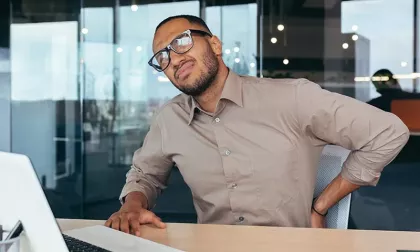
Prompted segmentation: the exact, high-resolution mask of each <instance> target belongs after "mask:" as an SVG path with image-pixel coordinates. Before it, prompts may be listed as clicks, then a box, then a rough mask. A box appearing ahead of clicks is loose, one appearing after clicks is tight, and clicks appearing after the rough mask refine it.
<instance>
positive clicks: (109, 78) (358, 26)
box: [0, 0, 420, 230]
mask: <svg viewBox="0 0 420 252" xmlns="http://www.w3.org/2000/svg"><path fill="white" fill-rule="evenodd" d="M418 13H419V10H418V4H417V0H359V1H356V0H354V1H340V0H258V1H252V0H200V1H198V0H196V1H165V0H162V1H159V0H101V1H100V0H77V1H76V0H11V1H7V0H6V1H2V2H1V3H0V43H1V44H0V150H2V151H12V152H17V153H24V154H26V155H28V156H29V157H30V158H31V160H32V162H33V164H34V166H35V168H36V171H37V173H38V176H39V179H40V181H41V183H42V185H43V187H44V189H45V193H46V195H47V197H48V200H49V202H50V204H51V206H52V208H53V211H54V213H55V215H56V217H61V218H89V219H106V218H108V217H109V216H110V215H111V214H112V213H113V212H115V211H117V210H118V208H119V207H120V203H119V202H118V196H119V194H120V191H121V188H122V186H123V184H124V182H125V174H126V172H127V171H128V170H129V168H130V164H131V158H132V154H133V152H134V151H135V150H136V149H137V148H139V147H140V146H141V145H142V141H143V139H144V137H145V134H146V132H147V130H148V127H149V122H150V119H151V117H152V115H153V113H154V111H155V109H156V108H158V107H159V106H160V105H162V104H163V103H164V102H166V101H167V100H169V99H170V98H172V97H173V96H175V95H177V94H178V90H177V89H175V88H174V87H173V86H172V84H171V83H170V82H169V81H168V79H167V78H166V77H165V76H164V75H163V74H161V73H157V72H154V71H153V70H152V68H150V67H149V66H148V65H147V61H148V59H149V58H150V57H151V56H152V51H151V43H152V38H153V32H154V29H155V27H156V25H157V24H158V23H159V22H160V21H161V20H163V19H164V18H166V17H168V16H170V15H176V14H193V15H197V16H201V17H202V18H203V19H205V20H206V22H207V23H208V25H209V27H210V29H211V30H212V31H213V33H214V34H216V35H217V36H219V37H220V38H221V40H222V41H223V46H224V59H225V61H226V62H227V65H228V66H229V67H230V68H231V69H233V70H234V71H235V72H237V73H239V74H243V75H252V76H258V77H262V76H264V77H272V78H298V77H304V78H308V79H310V80H312V81H314V82H317V83H318V84H320V85H321V86H322V87H323V88H325V89H328V90H331V91H334V92H338V93H341V94H345V95H348V96H351V97H354V98H356V99H359V100H361V101H363V102H368V101H370V100H372V99H374V98H377V97H380V96H381V94H379V93H378V92H377V91H376V90H375V87H374V86H373V84H372V82H371V78H370V77H371V76H372V74H373V73H374V72H376V71H377V70H379V69H382V68H386V69H389V70H391V71H392V72H393V73H394V74H395V77H396V78H397V80H398V81H399V83H400V85H401V87H402V89H403V90H405V91H407V92H412V93H417V92H418V89H419V85H418V78H419V77H420V75H418V74H417V73H418V72H420V71H419V69H418V64H417V55H418V47H419V45H420V44H419V42H418V33H419V26H418V23H419V17H418V16H419V15H418ZM417 104H418V103H416V100H414V101H413V102H407V103H404V104H402V105H400V106H399V107H398V106H397V107H398V108H399V109H398V113H400V114H401V117H404V120H405V121H409V123H410V127H411V128H410V130H411V131H412V136H411V139H410V142H409V144H408V145H407V147H406V148H405V149H404V150H403V151H402V153H401V154H400V155H399V156H398V158H397V159H396V160H395V161H394V162H392V163H391V164H389V165H388V167H387V168H386V169H385V171H384V173H383V176H382V179H381V181H380V183H379V185H378V186H377V187H375V188H363V189H361V190H359V191H358V192H357V193H354V194H353V195H352V202H351V210H350V220H349V228H356V229H383V230H420V197H419V195H420V155H419V154H420V153H419V152H420V145H419V144H418V143H419V140H418V138H420V136H418V135H420V134H419V132H420V127H416V125H418V124H416V123H419V124H420V122H419V121H420V120H419V118H420V116H419V114H420V106H419V105H417ZM416 106H417V107H416ZM169 184H170V185H169V188H168V189H167V190H166V191H165V192H164V193H163V195H162V197H161V198H159V200H158V203H157V206H156V208H155V209H154V211H155V212H156V213H157V214H158V215H159V216H161V217H162V218H163V219H164V220H165V221H171V222H195V221H196V215H195V210H194V207H193V204H192V199H191V193H190V191H189V189H188V187H187V186H186V185H185V183H184V182H183V180H182V177H181V176H180V174H179V172H178V171H177V170H176V168H175V169H174V171H173V173H172V174H171V178H170V182H169Z"/></svg>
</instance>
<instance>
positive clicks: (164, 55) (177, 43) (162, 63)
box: [152, 33, 193, 70]
mask: <svg viewBox="0 0 420 252" xmlns="http://www.w3.org/2000/svg"><path fill="white" fill-rule="evenodd" d="M192 45H193V41H192V38H191V35H190V34H188V33H183V34H181V35H179V36H178V37H176V38H175V39H174V40H172V42H171V43H170V45H169V49H171V50H173V51H174V52H176V53H179V54H182V53H185V52H187V51H188V50H190V49H191V47H192ZM169 57H170V55H169V50H162V51H161V52H159V53H158V54H156V55H155V56H154V57H153V60H152V63H153V65H155V66H156V67H157V68H158V69H160V70H163V69H165V68H166V67H168V65H169V62H170V61H169Z"/></svg>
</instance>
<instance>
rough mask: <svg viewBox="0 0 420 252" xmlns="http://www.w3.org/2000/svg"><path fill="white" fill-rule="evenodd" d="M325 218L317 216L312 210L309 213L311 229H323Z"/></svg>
mask: <svg viewBox="0 0 420 252" xmlns="http://www.w3.org/2000/svg"><path fill="white" fill-rule="evenodd" d="M325 226H326V225H325V217H324V216H322V215H319V214H317V213H316V212H315V211H313V210H312V212H311V227H312V228H325Z"/></svg>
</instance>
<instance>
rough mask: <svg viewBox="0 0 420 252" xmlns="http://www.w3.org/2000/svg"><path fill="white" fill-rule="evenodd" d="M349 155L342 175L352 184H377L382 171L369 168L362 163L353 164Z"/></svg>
mask: <svg viewBox="0 0 420 252" xmlns="http://www.w3.org/2000/svg"><path fill="white" fill-rule="evenodd" d="M350 160H351V158H350V157H349V159H348V161H346V162H345V163H344V166H343V169H342V171H341V176H342V177H343V178H344V179H345V180H347V181H349V182H350V183H352V184H355V185H359V186H376V185H377V184H378V182H379V178H380V177H381V173H380V172H377V171H373V170H369V169H367V168H366V167H363V166H361V165H357V164H352V162H351V161H350Z"/></svg>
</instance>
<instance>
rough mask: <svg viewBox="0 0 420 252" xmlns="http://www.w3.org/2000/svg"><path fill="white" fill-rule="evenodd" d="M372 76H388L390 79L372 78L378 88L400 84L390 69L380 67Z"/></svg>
mask: <svg viewBox="0 0 420 252" xmlns="http://www.w3.org/2000/svg"><path fill="white" fill-rule="evenodd" d="M372 77H388V81H380V80H372V83H373V85H375V87H376V89H382V88H389V87H392V86H396V85H397V84H398V80H397V79H395V78H394V74H393V73H392V72H391V71H390V70H389V69H380V70H378V71H376V72H375V73H374V74H373V76H372ZM388 83H390V84H388Z"/></svg>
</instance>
